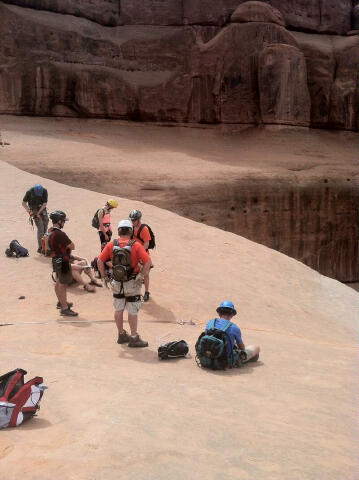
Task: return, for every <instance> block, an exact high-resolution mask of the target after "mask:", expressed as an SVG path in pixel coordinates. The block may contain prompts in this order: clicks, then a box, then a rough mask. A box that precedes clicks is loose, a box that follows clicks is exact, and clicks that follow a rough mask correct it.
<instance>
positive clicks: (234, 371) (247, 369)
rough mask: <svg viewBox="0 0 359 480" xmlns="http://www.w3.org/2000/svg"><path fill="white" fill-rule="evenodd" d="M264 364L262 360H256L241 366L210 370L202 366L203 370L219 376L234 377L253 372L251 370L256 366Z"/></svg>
mask: <svg viewBox="0 0 359 480" xmlns="http://www.w3.org/2000/svg"><path fill="white" fill-rule="evenodd" d="M262 365H264V363H263V362H261V361H260V360H258V362H253V363H252V362H249V363H246V364H245V365H243V366H242V367H241V368H230V369H227V370H210V369H209V368H202V370H203V372H206V373H209V374H214V375H219V376H227V377H234V376H237V375H248V374H249V373H253V370H254V369H255V368H257V367H261V366H262Z"/></svg>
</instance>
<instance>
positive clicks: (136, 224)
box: [129, 210, 153, 302]
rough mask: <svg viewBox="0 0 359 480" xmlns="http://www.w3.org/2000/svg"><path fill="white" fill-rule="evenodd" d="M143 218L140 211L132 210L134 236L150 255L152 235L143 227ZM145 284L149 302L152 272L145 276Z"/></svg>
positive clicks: (144, 297) (145, 297) (131, 218)
mask: <svg viewBox="0 0 359 480" xmlns="http://www.w3.org/2000/svg"><path fill="white" fill-rule="evenodd" d="M141 218H142V213H141V212H140V210H132V212H131V213H130V214H129V219H130V220H131V222H132V225H133V236H134V238H135V239H136V241H137V242H139V243H140V244H141V245H142V246H143V248H144V249H145V250H146V252H147V253H148V246H149V244H150V240H151V234H150V232H149V230H148V228H147V225H142V222H141ZM141 226H142V228H141ZM152 267H153V264H152V261H151V267H150V268H152ZM144 283H145V294H144V296H143V301H144V302H148V300H149V299H150V272H149V271H148V274H147V275H144Z"/></svg>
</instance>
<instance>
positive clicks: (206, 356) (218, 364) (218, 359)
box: [195, 319, 232, 370]
mask: <svg viewBox="0 0 359 480" xmlns="http://www.w3.org/2000/svg"><path fill="white" fill-rule="evenodd" d="M215 325H216V319H213V320H211V323H210V325H209V328H207V330H205V331H204V332H202V333H201V335H200V336H199V337H198V340H197V343H196V347H195V348H196V361H197V365H198V366H202V367H204V368H210V369H212V370H225V369H226V368H227V367H228V351H230V350H231V345H230V340H229V338H228V336H227V333H226V331H227V330H228V328H229V327H230V326H231V325H232V323H231V322H228V323H227V325H225V326H224V327H222V328H216V326H215Z"/></svg>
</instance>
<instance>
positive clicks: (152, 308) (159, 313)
mask: <svg viewBox="0 0 359 480" xmlns="http://www.w3.org/2000/svg"><path fill="white" fill-rule="evenodd" d="M142 309H143V311H144V312H146V313H148V314H149V315H151V316H152V317H153V320H151V322H153V323H176V317H175V315H174V313H173V312H172V310H169V309H168V308H165V307H162V306H161V305H159V304H158V303H156V302H155V301H154V300H153V299H152V298H151V299H150V301H149V302H146V303H144V304H143V305H142Z"/></svg>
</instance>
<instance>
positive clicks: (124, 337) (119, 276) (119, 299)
mask: <svg viewBox="0 0 359 480" xmlns="http://www.w3.org/2000/svg"><path fill="white" fill-rule="evenodd" d="M132 234H133V226H132V222H131V220H129V219H126V220H121V221H120V223H119V224H118V235H119V238H118V239H115V240H113V241H112V242H109V243H108V244H107V245H106V246H105V248H104V249H103V250H102V252H101V253H100V255H99V257H98V259H97V265H98V269H99V271H100V274H101V277H102V279H103V282H104V283H105V284H106V285H107V283H106V282H107V281H106V273H105V263H107V264H108V262H109V261H111V263H112V265H111V267H112V280H111V287H112V291H113V299H114V308H115V322H116V326H117V329H118V338H117V343H119V344H122V343H128V346H129V347H147V346H148V342H145V341H143V340H142V339H141V337H140V336H139V334H138V333H137V321H138V312H139V310H140V308H141V288H142V283H143V279H144V275H146V274H148V272H149V270H150V267H151V259H150V256H149V255H148V253H147V252H146V250H145V249H144V248H143V246H142V245H141V244H140V243H138V242H136V241H134V240H131V237H132ZM139 263H141V264H142V267H141V271H140V267H139V266H138V265H139ZM125 309H126V310H127V312H128V323H129V325H130V329H131V335H128V333H127V332H126V330H124V328H123V312H124V310H125Z"/></svg>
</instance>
